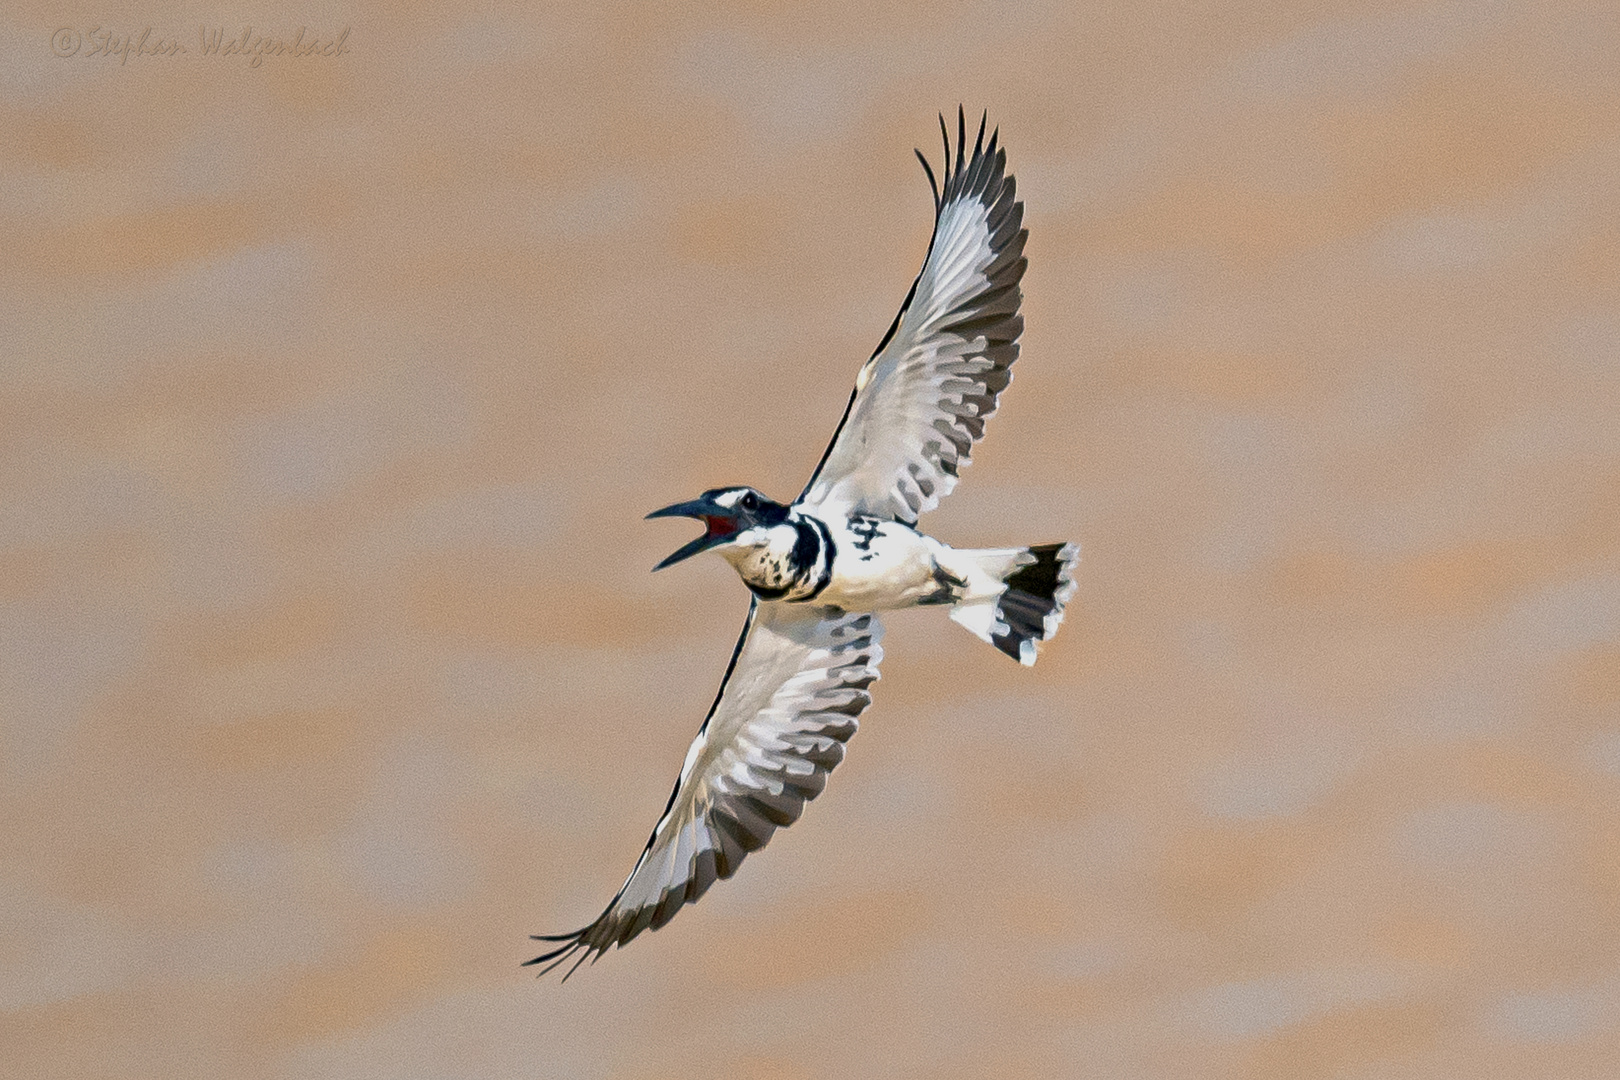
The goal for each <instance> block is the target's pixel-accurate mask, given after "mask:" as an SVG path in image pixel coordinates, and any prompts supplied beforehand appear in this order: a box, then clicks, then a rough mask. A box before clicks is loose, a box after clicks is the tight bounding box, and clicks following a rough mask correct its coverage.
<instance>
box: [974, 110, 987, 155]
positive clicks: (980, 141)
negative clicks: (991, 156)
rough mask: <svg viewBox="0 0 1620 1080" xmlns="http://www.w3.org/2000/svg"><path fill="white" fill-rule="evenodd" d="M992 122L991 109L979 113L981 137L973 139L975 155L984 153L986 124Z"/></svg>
mask: <svg viewBox="0 0 1620 1080" xmlns="http://www.w3.org/2000/svg"><path fill="white" fill-rule="evenodd" d="M989 122H990V110H989V109H986V110H984V112H983V113H981V114H980V115H979V137H978V138H977V139H975V140H973V156H974V157H976V158H977V157H981V156H983V154H984V126H985V125H986V124H987V123H989Z"/></svg>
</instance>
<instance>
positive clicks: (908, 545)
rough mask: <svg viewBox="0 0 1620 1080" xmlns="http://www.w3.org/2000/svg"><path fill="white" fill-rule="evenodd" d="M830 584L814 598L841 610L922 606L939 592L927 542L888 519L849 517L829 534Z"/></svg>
mask: <svg viewBox="0 0 1620 1080" xmlns="http://www.w3.org/2000/svg"><path fill="white" fill-rule="evenodd" d="M833 542H834V544H835V545H836V552H837V554H836V555H835V557H834V558H833V565H832V581H831V582H830V583H829V584H828V586H827V588H826V590H825V591H824V592H823V593H822V594H821V595H820V596H818V597H817V598H816V599H817V600H818V601H819V602H821V603H825V604H834V605H836V606H838V607H841V608H843V609H844V610H846V611H880V610H883V609H885V608H898V607H910V606H912V605H913V604H921V603H927V602H928V600H929V598H930V597H932V596H933V595H935V594H937V593H938V592H939V591H940V580H939V569H938V566H937V564H936V563H935V561H934V553H933V542H932V541H930V540H929V539H928V537H926V536H924V535H922V534H921V533H919V532H917V531H916V530H915V529H911V528H908V527H907V526H905V525H901V524H900V523H898V522H894V521H880V520H877V519H875V518H860V517H857V518H852V519H850V520H849V521H848V522H846V523H844V524H842V525H841V526H840V527H838V528H837V529H836V530H835V531H834V533H833Z"/></svg>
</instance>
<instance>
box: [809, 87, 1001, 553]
mask: <svg viewBox="0 0 1620 1080" xmlns="http://www.w3.org/2000/svg"><path fill="white" fill-rule="evenodd" d="M940 130H941V132H942V133H943V132H944V130H945V122H944V119H943V118H941V120H940ZM966 141H967V129H966V126H965V124H964V123H963V121H962V115H961V113H960V112H958V114H957V145H956V160H955V163H954V167H953V164H952V161H951V144H950V136H949V135H948V134H946V136H945V175H944V182H943V184H941V185H940V187H939V188H938V189H937V191H936V195H935V214H934V236H933V240H932V241H931V242H930V244H929V248H928V256H927V258H926V259H925V260H924V261H923V268H922V272H921V273H920V274H918V275H917V280H916V281H915V282H914V283H913V284H912V286H911V292H910V294H909V295H908V296H907V297H906V302H905V304H904V305H903V306H902V307H901V309H900V313H899V314H898V315H897V316H896V317H895V321H894V324H893V325H892V326H891V327H890V328H889V333H888V335H887V336H886V337H885V338H884V339H883V344H881V345H879V346H878V350H877V352H876V353H875V354H873V356H872V358H871V359H870V360H868V361H867V362H866V365H865V366H864V367H862V368H861V371H860V374H859V376H857V378H856V380H855V391H854V393H853V394H852V395H851V396H850V402H849V407H848V408H847V409H846V410H845V411H844V418H843V420H842V421H840V423H839V425H838V431H837V433H836V434H834V436H833V441H832V444H831V445H830V446H828V448H827V453H826V455H825V456H824V457H823V458H822V461H821V465H820V466H819V467H818V468H817V469H816V474H815V475H814V476H813V477H811V479H810V483H809V484H808V485H807V486H806V487H805V490H804V494H803V495H802V496H800V500H801V501H802V502H804V503H805V504H807V505H809V506H810V507H812V508H815V509H817V510H820V511H822V512H823V515H824V516H825V515H826V514H828V513H832V514H850V513H859V514H869V515H872V516H875V517H885V518H893V519H895V520H898V521H903V522H905V523H907V524H915V523H916V521H917V517H918V515H920V514H924V513H927V512H928V511H929V510H932V509H933V508H934V507H936V506H938V505H939V500H940V499H942V498H944V497H945V496H946V495H948V494H950V492H951V489H952V488H954V487H955V486H956V480H957V475H958V473H960V471H961V470H962V468H963V467H964V466H966V465H967V464H968V463H969V458H968V452H969V450H970V449H971V448H972V446H973V443H974V442H976V441H977V440H978V439H979V438H981V437H982V436H983V435H984V423H985V421H986V420H987V419H988V418H989V417H990V415H991V414H992V413H994V412H995V411H996V398H997V396H998V395H999V394H1000V393H1001V391H1003V390H1005V389H1006V388H1007V384H1008V383H1009V382H1011V381H1012V372H1011V371H1010V370H1009V368H1010V367H1011V366H1012V362H1013V361H1014V360H1016V359H1017V358H1018V335H1019V334H1021V333H1022V332H1023V329H1024V320H1023V317H1022V316H1021V315H1019V314H1018V305H1019V303H1020V302H1021V301H1022V299H1023V294H1022V292H1021V291H1020V289H1019V281H1020V280H1021V279H1022V278H1023V276H1024V266H1025V259H1024V254H1023V253H1024V240H1025V238H1026V237H1027V236H1028V232H1027V231H1026V230H1025V229H1023V228H1022V227H1021V226H1022V223H1023V217H1024V204H1023V203H1021V202H1019V201H1018V200H1017V199H1016V198H1015V196H1014V184H1013V178H1012V177H1011V176H1008V175H1007V174H1006V165H1007V155H1006V151H1004V150H998V149H997V148H996V136H995V135H994V134H992V135H991V136H990V143H989V145H988V146H986V145H985V142H984V125H983V123H982V122H981V123H980V125H979V137H978V139H977V141H976V143H975V145H974V147H973V154H972V157H971V158H968V157H966V156H965V154H964V144H965V143H966ZM917 156H918V158H919V159H921V160H922V162H923V167H924V168H925V169H927V170H928V179H929V182H930V183H933V180H934V172H933V169H932V168H930V167H929V165H928V161H927V159H926V158H923V157H922V153H921V152H920V151H919V152H918V154H917Z"/></svg>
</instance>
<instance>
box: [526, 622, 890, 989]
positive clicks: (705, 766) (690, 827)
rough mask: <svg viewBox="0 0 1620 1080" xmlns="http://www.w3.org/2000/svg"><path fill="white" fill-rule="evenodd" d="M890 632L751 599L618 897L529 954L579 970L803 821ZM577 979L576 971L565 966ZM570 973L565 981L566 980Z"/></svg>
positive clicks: (852, 723) (851, 728)
mask: <svg viewBox="0 0 1620 1080" xmlns="http://www.w3.org/2000/svg"><path fill="white" fill-rule="evenodd" d="M882 633H883V631H882V627H881V626H880V625H879V624H878V621H877V619H876V618H875V617H873V616H871V615H849V614H846V613H843V612H840V611H838V609H836V608H823V607H807V606H801V605H789V604H783V603H763V604H762V603H760V602H759V601H758V600H755V601H754V603H753V606H752V607H751V608H750V609H749V611H748V621H747V623H745V624H744V626H743V632H742V637H741V638H740V639H739V640H738V642H737V650H736V652H735V653H733V654H732V658H731V666H730V668H728V669H727V671H726V678H725V680H724V682H723V683H722V684H721V687H720V694H719V696H718V697H716V698H715V702H714V706H713V708H711V709H710V710H709V716H708V719H706V720H705V721H704V722H703V727H702V728H701V729H700V730H699V731H698V735H697V738H696V739H694V740H693V741H692V746H691V749H689V750H687V752H686V763H685V764H684V765H683V766H682V767H681V776H680V779H679V780H677V781H676V782H675V790H674V791H672V792H670V796H669V804H668V806H666V807H665V809H664V816H663V817H662V818H660V819H659V820H658V824H657V826H655V827H654V828H653V833H652V836H651V837H650V838H649V839H648V841H647V847H646V849H645V850H644V851H643V852H642V853H641V858H640V859H639V860H637V862H636V866H635V869H634V870H632V871H631V872H630V876H629V877H628V878H627V879H626V880H625V883H624V885H623V887H621V888H620V889H619V892H618V895H617V896H615V897H614V898H613V901H612V903H610V904H608V906H607V909H606V910H604V911H603V912H602V914H601V915H599V916H597V918H596V921H595V922H593V923H591V924H590V925H589V926H587V927H584V928H583V929H580V930H576V931H573V932H572V933H568V934H555V935H537V936H536V937H535V940H537V941H554V942H560V943H561V944H560V945H558V947H557V948H555V949H553V950H551V951H550V952H548V953H545V954H544V955H542V956H537V957H535V958H534V959H533V960H530V961H528V963H529V964H540V963H545V962H547V961H550V965H549V966H548V967H546V968H545V969H543V970H542V971H541V974H542V975H544V974H545V973H546V972H547V971H550V970H551V969H552V968H553V967H556V966H557V965H558V964H561V963H563V962H565V961H566V960H568V958H569V957H570V956H572V955H574V953H576V952H578V953H579V959H578V960H576V961H575V963H574V967H575V968H577V967H578V966H579V964H581V963H583V962H584V961H585V959H586V958H588V957H590V956H591V955H593V954H595V955H598V956H600V955H601V954H602V953H603V952H606V951H607V949H608V947H609V946H612V945H620V946H622V945H623V944H624V943H625V942H627V941H629V940H630V939H631V938H633V937H635V936H636V935H637V934H639V933H641V932H642V931H643V930H648V929H652V930H657V929H658V928H659V927H661V926H663V925H664V924H665V923H667V922H668V921H669V920H670V919H672V918H674V916H675V913H676V912H677V911H679V910H680V909H681V907H682V906H683V905H685V904H690V903H694V902H696V901H697V899H698V897H700V896H702V895H703V893H704V892H705V891H706V890H707V889H708V887H709V886H710V885H712V884H714V881H715V879H716V878H729V877H730V876H731V875H732V874H734V873H736V871H737V867H738V865H739V864H741V862H742V860H743V858H744V856H746V855H747V854H748V853H749V852H750V851H757V850H759V849H760V848H762V847H764V846H765V843H766V841H767V840H769V839H770V837H771V834H772V833H773V832H775V831H776V829H777V828H778V827H780V826H785V825H791V824H792V823H793V822H795V821H797V820H798V818H799V814H800V813H801V812H802V811H803V810H804V804H805V803H806V802H808V801H809V800H811V799H813V798H815V797H816V796H817V795H819V794H821V789H822V787H823V786H824V785H825V784H826V782H827V774H828V773H829V772H831V771H832V769H833V767H834V766H836V765H837V764H838V763H839V762H840V761H842V760H843V758H844V743H845V742H847V741H848V740H849V737H850V736H851V735H853V734H855V728H856V718H857V717H858V716H860V714H861V712H862V710H864V709H865V708H866V706H867V705H868V704H869V703H870V702H871V700H872V697H871V694H869V693H868V692H867V688H868V687H869V686H871V684H872V683H873V682H875V681H876V680H877V677H878V663H879V662H880V661H881V660H882V659H883V650H882V648H880V647H879V645H878V641H879V639H880V638H881V637H882ZM569 974H570V975H571V974H573V968H570V969H569ZM564 978H565V979H566V978H567V976H566V975H565V976H564Z"/></svg>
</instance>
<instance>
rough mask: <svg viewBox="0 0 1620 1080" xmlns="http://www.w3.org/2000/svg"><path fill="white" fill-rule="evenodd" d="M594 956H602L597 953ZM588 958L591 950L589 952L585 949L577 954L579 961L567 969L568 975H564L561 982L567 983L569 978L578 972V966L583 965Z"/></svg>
mask: <svg viewBox="0 0 1620 1080" xmlns="http://www.w3.org/2000/svg"><path fill="white" fill-rule="evenodd" d="M596 955H598V956H601V955H602V954H601V953H597V954H596ZM590 956H591V950H589V949H586V950H585V951H584V952H582V953H580V954H579V959H578V960H575V961H574V966H573V967H571V968H569V969H568V974H567V975H564V976H563V977H562V981H563V982H567V981H568V980H569V979H570V978H571V977H573V974H574V972H576V971H578V970H579V965H581V964H583V963H584V962H585V961H586V960H588V959H590Z"/></svg>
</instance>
